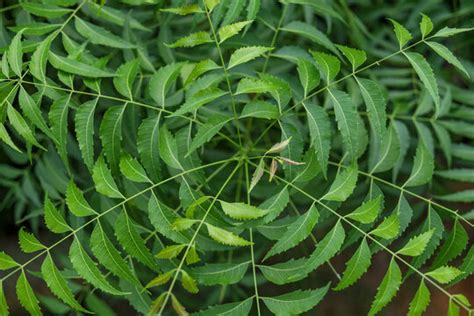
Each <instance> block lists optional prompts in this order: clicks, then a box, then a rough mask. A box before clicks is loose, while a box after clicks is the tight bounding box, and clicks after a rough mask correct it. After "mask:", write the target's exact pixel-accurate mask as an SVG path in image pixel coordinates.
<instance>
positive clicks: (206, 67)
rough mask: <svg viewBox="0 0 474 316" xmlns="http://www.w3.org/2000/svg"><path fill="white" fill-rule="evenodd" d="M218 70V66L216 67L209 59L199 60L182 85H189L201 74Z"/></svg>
mask: <svg viewBox="0 0 474 316" xmlns="http://www.w3.org/2000/svg"><path fill="white" fill-rule="evenodd" d="M219 68H221V67H220V66H219V65H217V64H216V63H215V62H214V61H212V60H211V59H204V60H201V61H200V62H198V63H197V64H196V65H195V66H194V68H193V70H192V71H191V73H190V74H189V76H188V77H187V78H186V81H185V83H184V85H185V86H186V85H188V84H190V83H191V82H193V81H194V80H195V79H197V78H198V77H199V76H201V75H202V74H204V73H206V72H208V71H211V70H215V69H219Z"/></svg>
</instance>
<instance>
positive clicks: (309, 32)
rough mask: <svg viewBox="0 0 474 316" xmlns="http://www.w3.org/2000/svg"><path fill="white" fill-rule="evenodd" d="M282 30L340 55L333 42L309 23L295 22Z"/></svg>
mask: <svg viewBox="0 0 474 316" xmlns="http://www.w3.org/2000/svg"><path fill="white" fill-rule="evenodd" d="M280 30H281V31H283V32H290V33H294V34H298V35H300V36H302V37H305V38H307V39H309V40H311V41H312V42H314V43H316V44H318V45H321V46H323V47H324V48H327V49H328V50H330V51H331V52H332V53H334V54H336V55H338V54H339V52H338V51H337V49H336V46H334V44H333V43H332V42H331V40H330V39H329V38H328V37H327V36H326V35H325V34H324V33H323V32H321V31H319V30H318V29H317V28H315V27H314V26H312V25H310V24H308V23H304V22H301V21H293V22H290V23H289V24H287V25H285V26H283V27H282V28H280Z"/></svg>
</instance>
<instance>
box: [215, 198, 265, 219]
mask: <svg viewBox="0 0 474 316" xmlns="http://www.w3.org/2000/svg"><path fill="white" fill-rule="evenodd" d="M221 207H222V210H223V211H224V213H225V214H226V215H227V216H229V217H231V218H233V219H237V220H248V219H256V218H260V217H262V216H265V215H267V214H268V213H269V212H270V210H263V209H260V208H258V207H255V206H252V205H249V204H245V203H239V202H236V203H228V202H224V201H221Z"/></svg>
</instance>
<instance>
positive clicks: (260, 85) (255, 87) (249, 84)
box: [235, 78, 278, 95]
mask: <svg viewBox="0 0 474 316" xmlns="http://www.w3.org/2000/svg"><path fill="white" fill-rule="evenodd" d="M277 88H278V87H277V86H275V85H274V84H273V83H272V82H270V81H267V80H261V79H253V78H243V79H241V80H240V81H239V84H238V85H237V91H236V92H235V95H237V94H243V93H266V92H273V91H275V90H277Z"/></svg>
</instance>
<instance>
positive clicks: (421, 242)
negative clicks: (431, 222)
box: [397, 229, 434, 257]
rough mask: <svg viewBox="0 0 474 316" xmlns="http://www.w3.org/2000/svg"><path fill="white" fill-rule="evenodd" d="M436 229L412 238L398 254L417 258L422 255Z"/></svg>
mask: <svg viewBox="0 0 474 316" xmlns="http://www.w3.org/2000/svg"><path fill="white" fill-rule="evenodd" d="M433 233H434V229H431V230H429V231H427V232H424V233H422V234H420V235H418V236H415V237H412V238H410V240H409V241H408V242H407V243H406V244H405V246H403V248H402V249H400V250H398V251H397V253H398V254H401V255H405V256H411V257H416V256H419V255H421V254H422V253H423V252H424V251H425V249H426V246H427V245H428V243H429V241H430V240H431V237H432V236H433Z"/></svg>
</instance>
